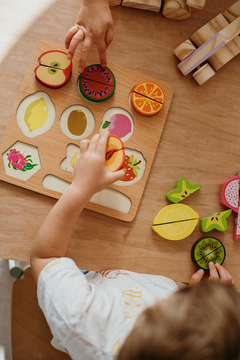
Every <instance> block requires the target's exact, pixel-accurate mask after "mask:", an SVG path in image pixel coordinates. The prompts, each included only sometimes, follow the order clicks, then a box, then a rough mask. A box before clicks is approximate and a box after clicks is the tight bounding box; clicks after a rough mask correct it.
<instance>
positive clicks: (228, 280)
mask: <svg viewBox="0 0 240 360" xmlns="http://www.w3.org/2000/svg"><path fill="white" fill-rule="evenodd" d="M203 275H204V270H202V269H200V270H198V271H197V272H196V273H195V274H193V276H192V278H191V280H190V283H189V285H190V286H192V285H197V284H199V283H200V282H201V280H202V278H203ZM208 280H209V281H219V282H221V283H225V284H228V285H232V286H234V284H235V283H234V280H233V278H232V276H231V275H230V274H229V272H228V271H227V270H226V269H225V268H224V267H223V266H222V265H220V264H218V263H216V264H214V263H213V262H210V263H209V279H208Z"/></svg>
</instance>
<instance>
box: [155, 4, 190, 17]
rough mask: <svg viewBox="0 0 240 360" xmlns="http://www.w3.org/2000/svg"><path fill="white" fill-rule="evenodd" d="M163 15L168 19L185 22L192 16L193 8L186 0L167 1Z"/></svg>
mask: <svg viewBox="0 0 240 360" xmlns="http://www.w3.org/2000/svg"><path fill="white" fill-rule="evenodd" d="M162 14H163V16H165V17H166V18H168V19H172V20H185V19H188V18H189V16H190V15H191V8H190V7H189V6H188V5H187V3H186V0H165V1H164V4H163V10H162Z"/></svg>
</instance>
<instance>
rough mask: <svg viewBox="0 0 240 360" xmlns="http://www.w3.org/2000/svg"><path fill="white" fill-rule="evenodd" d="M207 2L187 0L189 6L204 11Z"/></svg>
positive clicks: (204, 0) (203, 0)
mask: <svg viewBox="0 0 240 360" xmlns="http://www.w3.org/2000/svg"><path fill="white" fill-rule="evenodd" d="M205 3H206V0H187V5H188V6H190V7H193V8H196V9H202V8H203V7H204V6H205Z"/></svg>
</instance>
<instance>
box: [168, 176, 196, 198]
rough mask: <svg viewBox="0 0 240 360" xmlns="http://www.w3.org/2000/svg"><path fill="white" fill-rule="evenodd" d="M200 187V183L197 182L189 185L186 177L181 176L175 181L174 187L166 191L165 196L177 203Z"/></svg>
mask: <svg viewBox="0 0 240 360" xmlns="http://www.w3.org/2000/svg"><path fill="white" fill-rule="evenodd" d="M201 187H202V185H198V184H194V185H191V184H190V183H189V181H187V179H185V178H181V179H179V180H178V181H177V187H176V189H174V190H172V191H170V192H169V193H167V195H166V197H167V199H168V200H169V201H171V202H172V203H174V204H177V203H179V202H180V201H182V200H184V199H185V198H187V197H188V196H189V195H191V194H193V193H194V192H195V191H197V190H198V189H200V188H201Z"/></svg>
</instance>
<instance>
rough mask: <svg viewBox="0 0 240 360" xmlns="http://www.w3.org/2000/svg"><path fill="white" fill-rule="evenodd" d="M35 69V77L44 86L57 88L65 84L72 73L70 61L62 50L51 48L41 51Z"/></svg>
mask: <svg viewBox="0 0 240 360" xmlns="http://www.w3.org/2000/svg"><path fill="white" fill-rule="evenodd" d="M38 61H39V66H37V67H36V69H35V76H36V79H37V80H38V81H39V82H40V83H41V84H43V85H44V86H47V87H50V88H53V89H58V88H60V87H62V86H63V85H65V84H66V82H67V81H68V79H69V78H70V76H71V73H72V61H71V60H69V59H68V58H67V54H66V53H65V52H63V51H59V50H52V51H47V52H45V53H43V54H42V55H41V56H40V57H39V59H38Z"/></svg>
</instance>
